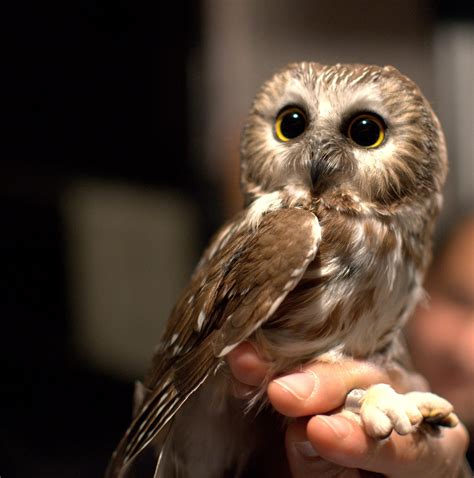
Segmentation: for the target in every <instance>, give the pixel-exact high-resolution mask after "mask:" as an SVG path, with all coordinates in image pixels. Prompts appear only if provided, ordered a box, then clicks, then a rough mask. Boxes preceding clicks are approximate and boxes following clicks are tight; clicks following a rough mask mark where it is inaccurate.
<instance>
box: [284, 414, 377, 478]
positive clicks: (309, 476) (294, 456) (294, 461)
mask: <svg viewBox="0 0 474 478" xmlns="http://www.w3.org/2000/svg"><path fill="white" fill-rule="evenodd" d="M307 423H308V419H306V418H302V419H298V420H296V421H294V422H293V423H291V424H290V425H289V426H288V428H287V432H286V439H285V445H286V454H287V458H288V464H289V466H290V471H291V477H292V478H313V477H314V478H316V477H318V476H337V477H338V478H360V476H361V475H360V474H359V472H358V471H357V470H355V469H348V468H344V467H343V466H341V465H338V464H335V463H331V462H329V461H327V460H326V459H324V458H323V457H321V456H320V455H319V453H318V452H317V451H316V450H315V449H314V448H313V446H312V445H311V443H310V442H309V441H308V436H307V433H306V427H307ZM374 476H375V475H374Z"/></svg>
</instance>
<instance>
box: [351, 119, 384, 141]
mask: <svg viewBox="0 0 474 478" xmlns="http://www.w3.org/2000/svg"><path fill="white" fill-rule="evenodd" d="M349 135H350V137H351V138H352V140H353V141H354V142H355V143H357V144H359V145H360V146H372V145H373V144H375V143H376V142H377V141H378V140H379V137H380V126H379V125H378V124H377V123H376V122H375V121H374V120H372V119H370V118H360V119H357V120H355V121H354V123H352V125H351V130H350V131H349Z"/></svg>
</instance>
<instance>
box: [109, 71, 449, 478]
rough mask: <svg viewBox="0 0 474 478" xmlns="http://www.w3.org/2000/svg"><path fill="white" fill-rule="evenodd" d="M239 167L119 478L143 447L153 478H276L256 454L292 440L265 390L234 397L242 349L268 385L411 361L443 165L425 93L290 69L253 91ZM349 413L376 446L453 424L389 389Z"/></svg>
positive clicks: (418, 399) (127, 440) (371, 78)
mask: <svg viewBox="0 0 474 478" xmlns="http://www.w3.org/2000/svg"><path fill="white" fill-rule="evenodd" d="M241 164H242V175H241V180H242V190H243V193H244V196H245V208H244V210H243V211H242V212H240V213H239V214H238V215H237V216H236V217H234V218H233V219H232V220H231V221H230V222H228V223H227V224H225V225H224V226H223V227H222V228H221V229H220V230H219V231H218V232H217V234H216V235H215V237H214V238H213V240H212V241H211V243H210V245H209V247H208V248H207V250H206V251H205V252H204V254H203V256H202V259H201V261H200V262H199V264H198V266H197V269H196V271H195V272H194V275H193V276H192V278H191V282H190V284H189V287H188V288H187V289H186V290H185V292H184V294H183V295H182V296H181V298H180V300H179V301H178V303H177V305H176V306H175V308H174V310H173V312H172V314H171V317H170V320H169V322H168V325H167V328H166V331H165V333H164V336H163V339H162V341H161V342H160V344H159V346H158V348H157V351H156V353H155V356H154V359H153V363H152V366H151V369H150V371H149V373H148V375H147V377H146V379H145V381H144V384H143V385H141V386H140V387H139V388H138V390H137V391H138V393H137V397H138V398H137V403H136V405H137V406H136V414H135V418H134V420H133V422H132V424H131V425H130V427H129V428H128V430H127V431H126V433H125V435H124V437H123V439H122V441H121V442H120V444H119V445H118V448H117V450H116V452H115V453H114V456H113V457H112V460H111V463H110V465H109V468H108V472H107V475H106V476H107V477H108V478H112V477H114V478H116V477H122V476H127V472H126V470H127V469H130V468H132V467H131V464H132V462H135V461H137V460H136V458H137V457H138V456H139V455H142V452H143V451H144V450H145V449H146V448H153V449H154V450H157V465H156V471H155V475H154V476H155V477H161V478H173V477H193V478H196V477H197V478H223V477H227V476H229V477H233V478H238V477H245V476H247V477H248V476H267V474H266V473H268V476H279V475H278V470H277V471H275V470H272V471H271V472H270V471H269V470H270V469H271V466H270V465H269V463H273V464H275V463H277V464H278V461H279V454H278V453H273V456H271V457H268V456H265V451H264V450H262V449H261V444H262V442H265V443H267V446H268V440H269V437H270V438H271V437H274V439H275V446H278V443H280V442H281V444H280V445H279V446H280V448H281V446H282V443H283V439H282V438H281V436H280V435H281V429H282V427H281V423H278V420H281V419H280V418H278V416H277V414H276V413H271V411H269V407H265V390H266V385H267V383H264V384H262V387H261V389H260V390H257V391H256V393H255V395H254V396H252V397H249V400H248V401H247V402H246V403H242V401H241V400H237V399H236V398H234V396H233V394H232V391H231V390H230V383H231V380H230V374H229V373H228V370H227V367H226V361H225V357H226V355H227V354H228V353H229V352H230V351H232V350H233V349H234V348H235V347H236V346H237V345H239V344H240V343H241V342H242V341H244V340H249V341H251V342H253V343H254V344H255V345H256V347H257V348H258V350H259V351H260V352H261V354H262V355H263V356H264V357H265V358H266V359H267V360H268V361H269V362H270V363H271V364H272V365H271V368H270V372H269V376H268V381H270V380H271V379H272V378H274V377H275V376H277V375H279V374H283V373H288V372H291V371H292V370H294V369H295V368H297V367H299V366H301V365H302V364H306V363H308V362H312V361H317V360H325V361H337V360H339V359H341V358H344V357H351V358H360V359H365V360H371V361H373V362H376V363H377V364H380V365H387V366H388V365H389V364H390V363H393V362H394V361H397V360H401V358H402V357H403V356H404V355H405V352H404V349H403V347H402V345H401V343H402V341H401V340H400V334H401V332H400V331H401V328H402V326H403V324H404V323H405V320H406V319H407V317H409V316H410V314H411V312H412V310H413V308H414V306H415V304H416V303H417V301H418V300H419V299H420V297H421V295H422V282H423V276H424V273H425V270H426V268H427V265H428V263H429V260H430V250H431V236H432V232H433V226H434V222H435V218H436V216H437V215H438V212H439V209H440V206H441V202H442V196H441V188H442V186H443V183H444V179H445V176H446V171H447V161H446V149H445V142H444V138H443V133H442V131H441V127H440V124H439V122H438V119H437V118H436V116H435V114H434V113H433V111H432V109H431V107H430V105H429V104H428V102H427V100H426V99H425V98H424V97H423V95H422V93H421V92H420V90H419V89H418V87H417V86H416V85H415V84H414V83H413V82H412V81H410V80H409V79H408V78H407V77H405V76H403V75H402V74H400V73H399V72H398V71H397V70H396V69H395V68H393V67H390V66H387V67H378V66H367V65H340V64H338V65H334V66H324V65H321V64H318V63H297V64H291V65H289V66H288V67H286V68H285V69H283V70H282V71H280V72H278V73H277V74H276V75H275V76H274V77H273V78H272V79H271V80H269V81H268V82H267V83H265V84H264V85H263V87H262V88H261V90H260V92H259V93H258V94H257V96H256V99H255V101H254V103H253V107H252V109H251V111H250V115H249V117H248V120H247V123H246V125H245V127H244V130H243V133H242V142H241ZM346 405H347V407H348V408H349V409H350V410H353V411H356V412H357V413H358V414H359V415H360V420H361V421H362V424H363V426H364V427H365V429H366V431H367V433H368V434H369V435H371V436H373V437H376V438H383V437H386V436H388V435H389V434H390V433H391V432H392V430H395V431H396V432H398V433H400V434H406V433H410V432H411V431H413V430H414V428H415V427H416V426H417V425H418V424H419V423H420V422H421V421H422V420H423V419H425V420H428V421H433V420H434V421H436V422H437V423H438V424H442V425H448V426H453V425H455V423H456V419H455V415H454V414H452V413H451V412H452V410H451V407H450V405H449V404H448V403H447V402H445V401H443V400H442V399H440V398H439V397H436V396H434V395H432V394H423V393H414V394H407V395H399V394H396V393H395V392H394V391H393V390H392V389H391V388H390V387H389V386H387V385H383V384H380V385H375V386H373V387H370V388H369V389H368V390H364V391H361V390H356V391H354V392H351V394H349V396H348V399H347V401H346ZM254 406H255V410H260V411H259V413H252V407H254ZM249 409H250V411H249ZM434 413H436V414H437V415H436V417H434V418H433V416H431V415H433V414H434ZM381 415H382V416H383V417H382V418H383V419H381V418H380V417H381ZM263 437H265V440H263ZM281 455H282V456H283V455H284V453H283V452H282V453H281ZM262 462H263V463H266V465H265V466H264V467H263V468H259V466H260V465H259V463H262ZM282 466H283V465H282ZM276 467H277V468H278V466H276ZM270 473H271V474H270ZM140 476H142V475H140Z"/></svg>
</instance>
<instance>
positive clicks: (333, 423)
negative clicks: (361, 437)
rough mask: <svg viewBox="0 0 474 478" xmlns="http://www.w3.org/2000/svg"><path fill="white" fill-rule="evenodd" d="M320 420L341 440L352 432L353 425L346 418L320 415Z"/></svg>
mask: <svg viewBox="0 0 474 478" xmlns="http://www.w3.org/2000/svg"><path fill="white" fill-rule="evenodd" d="M318 420H321V421H322V422H323V423H325V424H326V425H327V426H328V427H329V428H331V430H332V431H333V432H334V434H335V435H336V436H337V437H338V438H339V439H341V440H342V439H344V438H346V437H347V436H348V435H349V434H350V433H351V431H352V427H351V425H350V424H349V422H348V421H347V420H346V419H345V418H339V417H328V416H326V415H318Z"/></svg>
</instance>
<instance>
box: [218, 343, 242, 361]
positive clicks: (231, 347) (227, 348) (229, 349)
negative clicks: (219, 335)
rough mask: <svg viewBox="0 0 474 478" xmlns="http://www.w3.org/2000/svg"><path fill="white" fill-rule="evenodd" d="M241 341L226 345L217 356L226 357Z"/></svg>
mask: <svg viewBox="0 0 474 478" xmlns="http://www.w3.org/2000/svg"><path fill="white" fill-rule="evenodd" d="M239 343H240V342H238V343H236V344H231V345H227V346H226V347H224V348H223V349H222V350H221V353H220V354H219V355H218V356H217V358H221V357H224V356H225V355H227V354H228V353H229V352H232V350H234V349H235V347H237V345H239Z"/></svg>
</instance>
